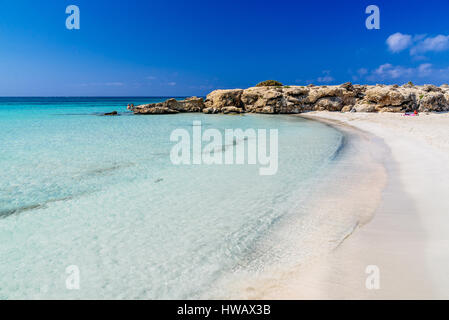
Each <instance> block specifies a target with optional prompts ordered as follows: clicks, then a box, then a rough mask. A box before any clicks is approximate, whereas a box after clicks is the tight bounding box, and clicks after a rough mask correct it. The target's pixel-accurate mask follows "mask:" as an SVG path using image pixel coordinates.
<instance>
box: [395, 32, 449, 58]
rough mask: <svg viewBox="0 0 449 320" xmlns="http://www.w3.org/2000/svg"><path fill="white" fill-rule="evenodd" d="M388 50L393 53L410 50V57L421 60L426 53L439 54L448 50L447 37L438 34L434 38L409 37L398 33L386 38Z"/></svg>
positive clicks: (422, 36)
mask: <svg viewBox="0 0 449 320" xmlns="http://www.w3.org/2000/svg"><path fill="white" fill-rule="evenodd" d="M386 43H387V45H388V49H389V50H390V51H391V52H393V53H398V52H401V51H404V50H405V49H410V55H412V56H414V57H419V58H420V59H423V58H424V57H423V56H422V55H423V54H425V53H427V52H441V51H446V50H449V35H447V36H445V35H442V34H439V35H437V36H435V37H427V36H426V35H423V34H420V35H415V36H413V37H412V36H411V35H409V34H402V33H400V32H397V33H394V34H392V35H391V36H389V37H388V38H387V41H386Z"/></svg>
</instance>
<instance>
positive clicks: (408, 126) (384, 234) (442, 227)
mask: <svg viewBox="0 0 449 320" xmlns="http://www.w3.org/2000/svg"><path fill="white" fill-rule="evenodd" d="M302 116H303V117H305V118H308V119H317V120H326V121H329V120H330V121H333V123H336V125H338V123H340V124H346V125H351V126H353V127H355V128H358V129H360V130H363V131H366V132H370V133H372V134H374V135H376V136H377V137H380V138H381V139H383V141H384V142H385V143H386V145H387V146H388V147H389V148H390V150H391V158H390V159H389V161H388V163H387V164H386V166H387V169H388V176H389V182H388V186H387V187H386V189H385V191H384V193H383V197H382V201H381V205H380V207H379V208H378V209H377V211H376V214H375V216H374V218H373V220H372V221H371V222H370V223H368V224H367V225H365V226H363V227H361V228H360V229H359V230H357V231H356V232H354V234H353V235H351V237H349V238H348V239H347V240H346V241H345V242H344V243H343V244H342V245H341V246H340V247H338V248H337V249H336V250H335V251H334V252H332V254H330V255H329V256H327V257H325V259H323V260H321V261H318V262H317V263H315V264H314V265H313V267H311V268H310V269H308V270H301V271H299V270H298V273H297V274H293V275H292V276H291V278H290V279H289V280H288V281H287V283H288V284H287V285H285V286H284V287H283V288H282V289H280V290H276V292H270V293H268V294H266V295H264V298H274V299H281V298H284V299H297V298H305V299H447V298H448V297H449V276H448V272H447V270H449V259H448V258H449V257H448V256H449V197H447V190H448V186H449V152H448V151H449V114H447V113H446V114H434V113H432V114H421V115H420V116H419V117H403V116H402V115H400V114H392V113H381V114H367V113H362V114H360V113H331V112H311V113H307V114H305V115H302ZM369 265H374V266H377V267H378V269H379V284H380V288H379V289H378V290H375V289H374V290H373V289H372V290H369V289H368V288H367V287H366V279H367V278H368V276H369V274H366V273H364V271H367V270H366V267H367V266H369Z"/></svg>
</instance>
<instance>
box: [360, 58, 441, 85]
mask: <svg viewBox="0 0 449 320" xmlns="http://www.w3.org/2000/svg"><path fill="white" fill-rule="evenodd" d="M365 78H366V79H367V80H369V81H388V80H391V81H396V82H397V83H399V82H407V81H410V80H412V81H417V82H419V81H429V82H436V81H445V82H447V81H448V80H449V68H434V67H433V65H432V64H430V63H423V64H420V65H419V66H417V67H404V66H395V65H392V64H390V63H385V64H382V65H380V66H379V67H378V68H376V69H374V70H372V71H369V72H368V73H367V74H366V77H365Z"/></svg>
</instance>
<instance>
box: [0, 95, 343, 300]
mask: <svg viewBox="0 0 449 320" xmlns="http://www.w3.org/2000/svg"><path fill="white" fill-rule="evenodd" d="M165 99H166V98H154V97H149V98H142V97H139V98H130V97H128V98H0V299H16V298H19V299H33V298H41V299H94V298H98V299H111V298H112V299H189V298H198V297H204V296H207V295H208V292H209V290H210V288H212V287H213V286H214V285H215V284H216V283H219V282H221V281H222V280H223V279H226V277H229V276H230V275H232V273H234V272H235V271H236V270H239V269H242V270H244V269H251V270H254V272H257V271H258V270H262V269H263V268H264V265H265V264H266V263H267V259H266V257H267V255H268V256H269V257H270V259H269V260H272V261H275V260H276V259H286V258H287V259H288V254H287V257H286V254H284V255H283V256H282V257H278V256H277V255H276V254H273V255H270V250H271V248H270V247H261V246H259V244H260V243H261V241H263V239H265V238H266V237H269V236H270V232H271V230H273V229H275V228H277V226H278V225H281V223H280V222H282V221H283V219H284V217H286V216H289V217H290V218H291V217H292V216H294V217H295V219H301V217H302V216H304V215H306V214H307V212H304V210H301V208H303V207H305V206H302V204H303V203H304V204H305V203H306V202H307V198H308V196H309V195H310V193H313V192H315V189H314V185H315V184H316V183H317V180H319V179H318V178H319V177H320V176H322V175H325V173H326V170H328V169H329V168H331V167H332V165H333V163H334V162H335V159H336V154H337V153H338V151H339V150H340V148H341V146H342V143H343V140H344V139H343V135H342V134H341V133H340V132H339V131H337V130H336V129H333V128H331V127H329V126H326V125H324V124H321V123H318V122H313V121H308V120H304V119H301V118H298V117H294V116H286V115H253V114H251V115H250V114H247V115H242V116H241V115H238V116H235V115H203V114H176V115H154V116H136V115H133V114H131V113H130V112H128V111H127V110H126V105H127V104H128V103H134V104H135V105H137V104H143V103H151V102H157V101H163V100H165ZM113 110H117V111H118V112H119V114H120V115H119V116H115V117H105V116H101V114H102V113H104V112H110V111H113ZM195 120H200V121H201V123H202V127H203V130H206V129H211V128H214V129H218V130H220V131H221V132H224V130H225V129H233V128H241V129H247V128H254V129H259V128H263V129H278V132H279V166H278V171H277V173H276V174H275V175H272V176H261V175H259V167H260V166H259V165H248V164H245V165H181V166H177V165H174V164H172V162H171V161H170V150H171V148H172V147H173V145H174V143H173V142H171V141H170V134H171V132H172V131H173V130H175V129H179V128H181V129H186V130H188V131H191V130H192V124H193V121H195ZM239 143H245V141H244V140H242V141H235V144H239ZM192 152H193V150H192ZM313 227H314V226H310V228H313ZM303 232H307V228H306V229H304V230H303ZM268 243H269V242H268ZM277 245H282V244H277ZM283 252H284V253H288V250H287V249H285V250H284V251H283ZM262 257H265V258H262ZM69 266H76V267H77V268H78V270H79V284H80V286H79V289H75V290H70V289H68V288H67V285H66V282H67V279H68V278H69V277H70V276H71V273H70V270H71V269H67V267H69ZM72 289H73V288H72ZM214 290H217V288H214ZM223 290H225V289H224V288H223Z"/></svg>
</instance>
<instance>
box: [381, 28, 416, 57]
mask: <svg viewBox="0 0 449 320" xmlns="http://www.w3.org/2000/svg"><path fill="white" fill-rule="evenodd" d="M412 43H413V41H412V36H411V35H408V34H402V33H400V32H397V33H395V34H392V35H391V36H389V37H388V39H387V45H388V48H389V49H390V51H391V52H395V53H396V52H401V51H402V50H405V49H407V48H408V47H410V46H411V45H412Z"/></svg>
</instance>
